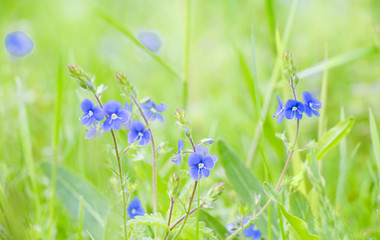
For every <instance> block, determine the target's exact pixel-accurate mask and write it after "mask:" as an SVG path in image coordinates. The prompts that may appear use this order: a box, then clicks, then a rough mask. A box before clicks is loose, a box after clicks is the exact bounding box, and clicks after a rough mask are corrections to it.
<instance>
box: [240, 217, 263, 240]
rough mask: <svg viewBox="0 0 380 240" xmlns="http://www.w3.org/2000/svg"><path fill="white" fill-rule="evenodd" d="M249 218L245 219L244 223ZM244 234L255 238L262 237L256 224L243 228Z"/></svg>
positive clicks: (254, 239)
mask: <svg viewBox="0 0 380 240" xmlns="http://www.w3.org/2000/svg"><path fill="white" fill-rule="evenodd" d="M248 221H249V218H246V219H244V221H243V224H247V222H248ZM243 234H244V236H245V237H250V238H252V239H253V240H256V239H261V232H260V231H259V230H258V229H256V228H255V225H253V224H252V225H250V226H249V227H247V228H245V229H244V230H243Z"/></svg>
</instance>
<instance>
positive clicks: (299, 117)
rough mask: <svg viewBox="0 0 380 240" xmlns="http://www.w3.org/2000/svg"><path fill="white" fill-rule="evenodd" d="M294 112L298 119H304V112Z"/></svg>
mask: <svg viewBox="0 0 380 240" xmlns="http://www.w3.org/2000/svg"><path fill="white" fill-rule="evenodd" d="M294 113H295V115H296V118H297V119H302V112H300V111H298V110H296V111H294Z"/></svg>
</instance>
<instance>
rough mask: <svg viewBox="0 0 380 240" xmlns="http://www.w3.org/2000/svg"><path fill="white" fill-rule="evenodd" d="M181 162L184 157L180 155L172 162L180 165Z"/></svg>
mask: <svg viewBox="0 0 380 240" xmlns="http://www.w3.org/2000/svg"><path fill="white" fill-rule="evenodd" d="M181 160H182V155H181V154H178V156H176V157H175V158H173V159H172V162H174V163H175V164H177V165H179V164H180V163H181Z"/></svg>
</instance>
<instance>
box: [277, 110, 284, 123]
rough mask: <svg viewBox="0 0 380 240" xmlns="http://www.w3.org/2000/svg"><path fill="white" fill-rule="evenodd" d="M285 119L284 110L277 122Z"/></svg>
mask: <svg viewBox="0 0 380 240" xmlns="http://www.w3.org/2000/svg"><path fill="white" fill-rule="evenodd" d="M282 120H284V111H282V113H281V114H280V115H278V118H277V123H278V124H280V123H281V122H282Z"/></svg>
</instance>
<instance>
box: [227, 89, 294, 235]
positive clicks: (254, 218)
mask: <svg viewBox="0 0 380 240" xmlns="http://www.w3.org/2000/svg"><path fill="white" fill-rule="evenodd" d="M293 94H294V98H295V99H297V97H296V96H295V92H294V93H293ZM299 126H300V120H299V119H297V128H296V136H295V138H294V142H293V145H292V148H291V150H290V153H289V155H288V158H287V159H286V163H285V166H284V168H283V169H282V173H281V175H280V178H279V179H278V182H277V184H276V188H275V189H276V191H279V190H280V188H281V186H282V182H283V181H284V177H285V174H286V171H287V170H288V168H289V164H290V160H291V159H292V156H293V153H294V148H295V147H296V144H297V140H298V133H299ZM271 202H272V199H271V198H270V199H269V200H268V201H267V202H266V203H265V205H264V206H263V207H262V208H261V209H260V211H258V212H257V213H256V214H255V215H254V216H253V217H252V218H251V219H250V220H249V221H248V222H247V223H246V224H243V225H242V226H241V227H240V228H238V229H237V230H236V231H235V232H234V233H232V234H231V235H230V236H228V237H227V238H226V240H230V239H233V238H234V237H235V236H236V235H237V234H238V233H240V232H241V231H243V230H244V229H245V228H247V227H248V226H249V225H251V224H252V223H253V221H254V220H256V219H257V218H258V217H259V216H260V215H261V214H262V213H263V212H264V210H265V209H266V208H267V207H268V206H269V204H270V203H271Z"/></svg>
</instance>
